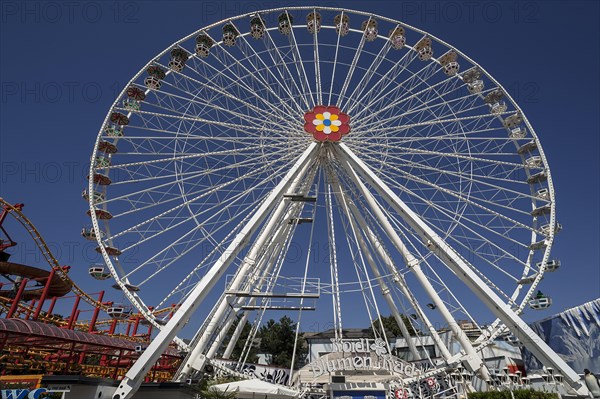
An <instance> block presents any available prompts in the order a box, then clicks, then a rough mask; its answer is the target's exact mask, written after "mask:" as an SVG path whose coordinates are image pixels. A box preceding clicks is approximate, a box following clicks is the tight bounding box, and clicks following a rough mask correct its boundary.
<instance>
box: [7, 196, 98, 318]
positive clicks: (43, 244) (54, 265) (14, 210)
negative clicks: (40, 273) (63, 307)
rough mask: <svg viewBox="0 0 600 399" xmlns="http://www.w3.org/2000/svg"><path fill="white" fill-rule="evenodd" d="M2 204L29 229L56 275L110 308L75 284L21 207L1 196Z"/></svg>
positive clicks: (83, 296)
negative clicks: (13, 204) (16, 206)
mask: <svg viewBox="0 0 600 399" xmlns="http://www.w3.org/2000/svg"><path fill="white" fill-rule="evenodd" d="M0 206H2V207H4V208H5V209H6V210H7V211H9V214H10V215H11V216H12V217H13V218H14V219H16V220H17V221H18V222H19V223H20V224H21V225H22V226H23V227H24V228H25V230H27V232H28V233H29V235H30V236H31V238H32V239H33V241H34V242H35V244H36V245H37V247H38V248H39V250H40V252H41V253H42V255H43V256H44V258H45V259H46V261H47V262H48V264H49V265H50V267H52V268H53V269H54V270H55V275H57V276H58V277H59V278H60V279H61V280H63V281H64V282H65V283H67V284H70V285H71V286H72V287H73V288H72V291H73V292H74V293H75V294H76V295H78V296H79V297H80V298H81V299H83V300H84V301H85V302H87V303H89V304H90V305H92V306H94V307H97V308H100V309H102V310H103V311H105V312H106V310H107V308H108V306H107V305H105V304H103V303H101V302H99V301H97V300H96V299H94V298H92V297H91V296H89V295H88V294H87V293H86V292H85V291H83V290H82V289H81V288H79V286H77V284H75V282H74V281H73V280H71V278H70V277H69V275H68V274H67V272H66V271H65V270H63V268H62V266H61V265H60V264H59V263H58V260H57V259H56V258H55V257H54V255H53V254H52V252H51V251H50V248H48V245H46V241H44V239H43V238H42V236H41V235H40V233H39V232H38V231H37V229H36V228H35V226H34V225H33V223H31V221H30V220H29V219H27V217H26V216H25V215H24V214H23V213H22V212H21V211H20V210H19V209H17V208H15V207H14V206H12V205H11V204H9V203H8V202H6V201H4V199H3V198H0Z"/></svg>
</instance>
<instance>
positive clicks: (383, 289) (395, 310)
mask: <svg viewBox="0 0 600 399" xmlns="http://www.w3.org/2000/svg"><path fill="white" fill-rule="evenodd" d="M333 187H334V192H335V194H336V197H337V198H338V201H339V202H340V203H341V204H343V207H344V211H345V212H346V214H347V217H348V219H353V220H354V221H355V222H356V223H352V224H351V226H352V228H354V226H355V224H358V225H359V226H360V228H361V230H362V232H364V233H366V226H365V223H361V220H358V218H357V217H356V215H354V213H353V212H352V210H351V209H350V207H351V205H350V202H351V200H348V199H347V198H346V195H345V194H344V191H342V188H341V185H340V184H339V183H338V182H337V181H334V183H333ZM353 216H354V217H353ZM362 221H363V222H364V220H362ZM356 230H357V229H355V232H354V233H355V234H356V238H357V241H358V245H359V246H360V249H361V251H362V252H363V253H364V254H365V257H366V258H367V262H368V263H369V265H370V266H371V270H372V271H373V275H374V276H375V278H376V279H378V280H379V281H380V287H381V294H382V295H383V297H384V299H385V301H386V303H387V304H388V307H389V308H390V311H391V312H392V315H393V316H394V319H395V320H396V323H397V324H398V327H399V328H400V332H401V333H402V336H403V337H404V339H405V340H406V343H407V345H408V349H409V351H410V353H411V354H412V355H413V360H418V359H419V351H418V350H417V347H416V346H415V343H414V342H413V340H412V339H411V336H410V333H409V332H408V328H406V325H405V324H404V320H402V317H401V316H400V312H399V311H398V308H397V307H396V304H395V303H394V299H393V298H392V295H391V293H390V289H389V287H388V286H387V284H386V283H385V282H384V281H383V280H382V279H381V273H380V272H379V269H378V268H377V264H376V263H375V259H373V256H372V254H371V251H370V249H369V248H368V246H367V243H366V242H365V239H364V238H363V235H362V233H361V232H360V231H356Z"/></svg>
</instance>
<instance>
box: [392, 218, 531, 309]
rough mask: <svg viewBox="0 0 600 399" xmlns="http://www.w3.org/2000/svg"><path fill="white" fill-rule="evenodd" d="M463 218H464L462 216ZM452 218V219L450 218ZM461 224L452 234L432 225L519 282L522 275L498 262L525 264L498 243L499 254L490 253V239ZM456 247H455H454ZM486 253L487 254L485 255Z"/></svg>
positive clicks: (460, 247)
mask: <svg viewBox="0 0 600 399" xmlns="http://www.w3.org/2000/svg"><path fill="white" fill-rule="evenodd" d="M440 212H441V213H445V214H446V216H447V217H449V218H451V216H452V214H451V213H449V212H446V211H445V210H443V209H442V210H440ZM388 216H389V218H390V219H391V220H393V221H394V222H395V224H396V225H397V226H401V225H402V222H401V221H399V220H398V219H397V216H395V215H394V214H391V213H388ZM461 219H463V218H461ZM446 220H447V219H444V221H446ZM450 220H452V219H450ZM457 223H459V224H460V226H459V227H460V229H458V228H457V229H455V231H453V234H452V235H448V234H447V231H446V230H444V229H443V228H440V227H439V226H437V225H436V224H435V223H431V224H430V226H431V227H432V229H433V230H435V231H437V232H438V233H439V234H440V235H442V236H446V239H448V240H450V241H451V242H454V243H455V244H456V245H457V247H458V248H459V251H461V252H462V251H464V253H465V254H470V256H473V255H474V256H476V257H477V258H478V259H479V260H481V261H483V262H484V263H486V264H488V265H489V266H490V267H492V268H493V269H495V270H497V271H498V272H499V273H501V274H502V275H504V276H505V277H508V278H509V279H510V280H512V281H514V282H517V281H518V280H519V279H520V277H519V276H515V275H513V274H511V273H510V272H509V271H507V270H505V269H503V268H502V267H500V266H499V265H498V262H501V261H503V260H504V259H508V260H510V261H516V262H517V264H520V265H521V266H524V264H523V262H522V261H520V260H519V259H518V258H514V257H513V258H512V259H510V257H511V254H510V253H509V252H507V251H505V250H504V249H502V247H499V246H497V245H492V246H493V247H494V248H493V249H495V250H497V251H498V253H499V255H493V256H492V255H490V251H488V247H487V245H488V241H489V239H487V238H484V237H482V236H481V235H480V234H479V233H477V232H476V231H474V230H473V229H471V228H469V227H468V226H465V225H464V223H462V222H460V221H459V222H457ZM456 230H463V231H467V232H465V233H463V234H465V235H461V233H460V232H459V231H456ZM415 239H416V240H418V238H415ZM409 241H410V240H409ZM475 244H479V246H474V245H475ZM452 248H454V247H452ZM484 254H485V255H486V256H484ZM474 270H475V272H476V273H478V274H479V275H480V277H482V278H484V279H486V280H487V281H488V282H489V281H491V280H489V279H488V278H487V277H485V274H484V273H483V272H482V271H481V269H480V268H474ZM488 285H490V287H492V288H494V289H496V290H497V291H498V293H499V294H501V295H502V296H504V297H506V298H507V299H510V297H509V296H508V295H507V294H506V293H505V292H504V291H503V290H502V289H500V288H499V287H498V286H496V285H494V284H488Z"/></svg>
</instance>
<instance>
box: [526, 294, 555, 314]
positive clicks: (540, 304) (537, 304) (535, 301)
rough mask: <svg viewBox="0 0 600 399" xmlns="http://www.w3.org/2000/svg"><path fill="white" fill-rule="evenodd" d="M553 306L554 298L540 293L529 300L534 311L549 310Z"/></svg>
mask: <svg viewBox="0 0 600 399" xmlns="http://www.w3.org/2000/svg"><path fill="white" fill-rule="evenodd" d="M550 305H552V298H550V297H549V296H547V295H544V294H542V291H538V292H537V294H536V295H535V296H534V297H533V298H531V299H530V300H529V307H530V308H531V309H533V310H541V309H547V308H549V307H550Z"/></svg>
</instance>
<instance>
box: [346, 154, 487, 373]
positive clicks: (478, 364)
mask: <svg viewBox="0 0 600 399" xmlns="http://www.w3.org/2000/svg"><path fill="white" fill-rule="evenodd" d="M344 161H345V162H344V163H343V165H344V166H345V167H346V169H347V171H348V174H349V176H350V178H351V179H352V180H353V181H354V183H355V184H356V186H357V187H358V188H359V190H360V191H361V193H362V194H363V196H364V198H365V199H366V201H367V203H368V204H369V206H370V207H371V209H372V210H373V213H374V215H375V217H376V218H377V219H378V221H379V222H380V223H381V225H382V227H383V229H384V231H385V232H386V234H387V235H388V236H389V237H390V239H391V240H392V243H394V246H395V247H396V248H397V249H398V251H400V253H401V254H402V257H403V258H404V260H405V262H406V264H407V266H408V268H409V269H410V270H411V271H412V272H413V274H415V276H416V277H417V280H419V282H420V283H421V285H422V286H423V288H424V289H425V291H426V292H427V294H428V295H429V297H430V298H431V300H432V301H433V302H434V303H435V305H436V308H437V309H438V310H439V312H440V313H441V315H442V317H443V318H444V320H446V323H448V326H449V327H450V330H451V331H452V334H453V335H454V337H455V338H456V339H457V340H458V342H459V343H460V345H461V346H462V347H463V349H464V350H465V352H466V354H467V357H466V358H465V359H463V363H464V365H465V367H466V368H467V369H469V370H470V371H472V372H476V371H479V373H480V375H481V377H482V379H483V380H484V381H488V380H489V379H490V376H489V372H488V370H487V368H486V367H485V364H484V362H483V360H482V359H481V357H480V356H479V354H477V352H476V351H475V348H473V345H472V344H471V341H469V338H468V337H467V336H466V335H465V334H464V332H463V331H462V330H461V329H460V327H459V326H458V323H457V322H456V320H455V319H454V317H453V316H452V313H450V311H449V310H448V308H447V307H446V304H445V303H444V302H443V301H442V299H441V298H440V296H439V295H438V293H437V291H436V290H435V288H434V287H433V286H432V284H431V282H430V281H429V279H427V276H425V273H423V270H422V269H421V266H420V264H419V261H418V260H417V259H416V258H415V257H414V256H413V255H412V253H410V251H409V250H408V248H407V247H406V245H404V243H403V242H402V239H401V238H400V236H399V235H398V234H397V233H396V231H395V230H394V228H393V226H392V225H391V223H390V222H389V220H388V219H387V217H386V216H385V214H384V213H383V211H382V210H381V208H380V207H379V205H378V204H377V201H376V200H375V198H374V197H373V194H371V192H370V191H369V190H368V189H367V187H366V186H365V185H364V183H363V182H362V181H360V179H359V178H358V175H357V174H356V172H355V171H354V169H353V168H352V167H351V166H350V164H349V163H347V161H348V159H344ZM445 355H446V356H448V354H447V353H446V354H445ZM447 360H448V359H447Z"/></svg>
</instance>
